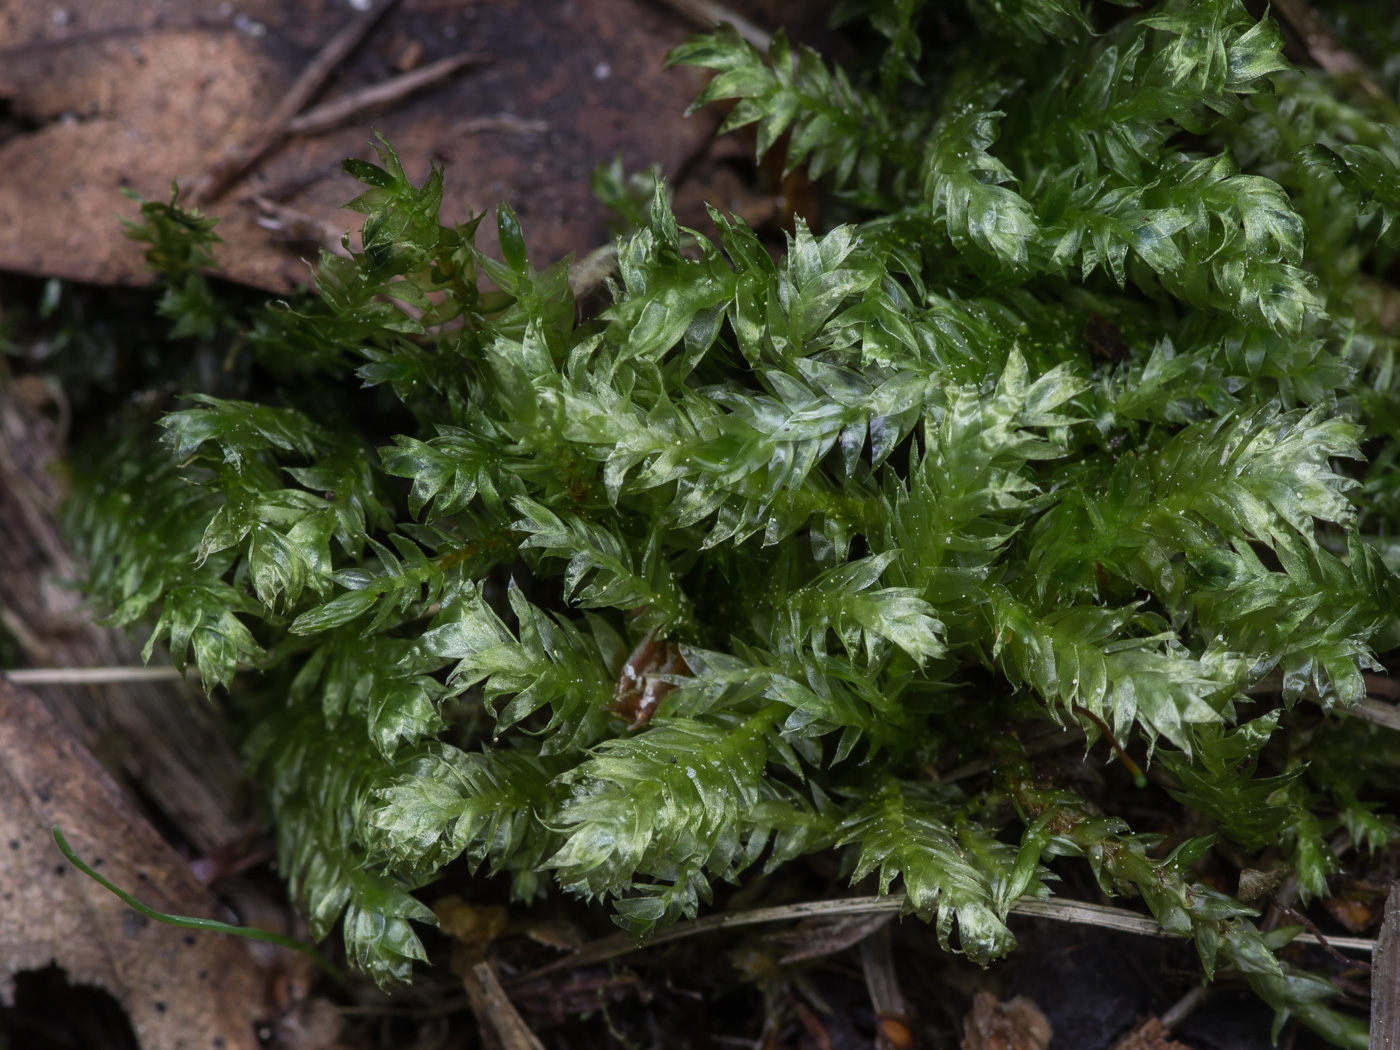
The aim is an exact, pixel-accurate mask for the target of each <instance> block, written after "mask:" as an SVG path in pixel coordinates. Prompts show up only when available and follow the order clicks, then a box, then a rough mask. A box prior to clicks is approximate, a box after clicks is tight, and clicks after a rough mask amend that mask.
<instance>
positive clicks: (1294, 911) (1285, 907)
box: [1279, 904, 1370, 969]
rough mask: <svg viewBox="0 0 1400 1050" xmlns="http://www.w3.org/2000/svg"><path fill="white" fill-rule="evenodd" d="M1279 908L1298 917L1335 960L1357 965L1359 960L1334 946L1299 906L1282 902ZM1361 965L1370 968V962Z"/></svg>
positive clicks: (1292, 916)
mask: <svg viewBox="0 0 1400 1050" xmlns="http://www.w3.org/2000/svg"><path fill="white" fill-rule="evenodd" d="M1279 910H1280V911H1281V912H1283V914H1285V915H1287V916H1289V917H1290V918H1292V919H1296V920H1297V922H1298V924H1299V925H1300V926H1303V927H1305V928H1306V929H1307V931H1308V932H1309V933H1311V934H1312V935H1313V939H1314V940H1315V941H1316V942H1317V943H1318V944H1319V945H1320V946H1321V947H1322V950H1323V951H1325V952H1326V953H1327V954H1328V955H1330V956H1332V958H1333V959H1334V960H1335V961H1337V962H1339V963H1341V964H1342V965H1343V966H1353V965H1357V960H1355V959H1348V958H1347V957H1346V956H1345V955H1343V954H1342V953H1341V952H1339V951H1337V949H1336V948H1333V947H1332V943H1331V938H1329V937H1324V936H1323V935H1322V931H1321V930H1319V929H1318V928H1317V923H1315V922H1313V921H1312V920H1311V919H1309V918H1308V917H1307V916H1306V915H1304V914H1303V913H1302V912H1300V911H1299V910H1298V909H1297V908H1294V907H1293V906H1292V905H1288V904H1282V905H1279ZM1361 965H1364V966H1366V968H1367V969H1370V964H1369V963H1363V964H1361Z"/></svg>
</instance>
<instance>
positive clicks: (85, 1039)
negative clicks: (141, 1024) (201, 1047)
mask: <svg viewBox="0 0 1400 1050" xmlns="http://www.w3.org/2000/svg"><path fill="white" fill-rule="evenodd" d="M0 1043H3V1045H4V1046H5V1047H6V1050H140V1044H139V1043H138V1042H137V1041H136V1033H135V1032H133V1031H132V1030H131V1022H130V1021H128V1020H127V1017H126V1012H125V1011H124V1010H123V1009H122V1008H121V1006H120V1005H119V1004H118V1003H117V1001H116V999H114V998H112V996H111V995H109V994H108V993H107V992H105V991H103V990H102V989H101V988H94V987H92V986H91V985H85V984H76V985H74V984H69V983H68V975H67V974H66V973H65V972H64V971H63V970H60V969H59V968H58V967H57V966H46V967H45V968H44V969H42V970H26V971H25V972H23V973H19V974H16V975H15V1004H14V1006H12V1007H0Z"/></svg>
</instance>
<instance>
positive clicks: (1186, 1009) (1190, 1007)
mask: <svg viewBox="0 0 1400 1050" xmlns="http://www.w3.org/2000/svg"><path fill="white" fill-rule="evenodd" d="M1209 994H1210V989H1209V988H1207V987H1206V986H1205V985H1203V984H1198V985H1196V986H1195V987H1194V988H1192V989H1191V990H1190V991H1189V992H1187V993H1186V994H1185V995H1183V996H1182V997H1181V998H1180V999H1178V1000H1177V1001H1176V1003H1175V1004H1174V1005H1173V1006H1172V1007H1171V1009H1169V1010H1167V1011H1166V1012H1165V1013H1164V1014H1162V1016H1161V1017H1160V1018H1158V1020H1159V1021H1160V1022H1161V1024H1162V1028H1163V1029H1164V1030H1165V1031H1168V1032H1170V1031H1171V1030H1172V1029H1173V1028H1175V1027H1176V1026H1177V1025H1179V1024H1181V1022H1182V1021H1184V1020H1186V1019H1187V1018H1188V1017H1190V1016H1191V1015H1192V1014H1193V1013H1195V1012H1196V1007H1198V1006H1200V1005H1201V1004H1202V1003H1203V1002H1205V1001H1206V996H1207V995H1209Z"/></svg>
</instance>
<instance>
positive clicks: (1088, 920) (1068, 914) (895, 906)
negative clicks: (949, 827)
mask: <svg viewBox="0 0 1400 1050" xmlns="http://www.w3.org/2000/svg"><path fill="white" fill-rule="evenodd" d="M904 904H905V900H904V897H902V896H899V895H890V896H887V897H843V898H840V899H839V900H832V901H806V902H804V903H802V904H788V905H784V906H781V907H777V908H754V909H752V910H751V911H734V912H724V913H721V914H719V915H708V916H706V917H705V918H703V919H697V920H696V921H694V922H688V923H684V924H678V925H676V926H672V927H670V928H669V929H666V930H662V931H661V932H660V933H656V934H653V935H652V936H651V937H650V938H649V939H648V940H647V941H646V942H645V943H642V944H638V943H637V942H636V941H634V940H632V939H631V938H630V937H628V936H627V935H626V934H621V933H619V934H613V935H612V936H610V937H600V938H598V940H596V941H594V942H593V943H592V944H588V945H585V946H584V947H583V948H582V949H580V950H579V951H577V952H575V953H574V954H573V955H570V956H566V957H565V958H563V959H557V960H555V961H554V962H552V963H549V964H548V965H545V966H541V967H539V968H538V969H535V970H530V971H528V972H527V973H523V974H520V975H519V976H517V977H513V978H512V979H511V981H510V983H511V984H513V985H515V984H521V983H523V982H525V981H530V980H534V979H535V978H536V977H543V976H544V975H545V974H550V973H554V972H555V971H556V970H568V969H575V968H577V967H580V966H590V965H592V964H593V963H599V962H606V961H607V960H608V959H615V958H617V957H618V956H620V955H628V954H630V953H632V952H635V951H640V950H641V949H643V948H654V947H656V946H657V945H660V944H666V943H668V942H670V941H677V940H681V939H682V938H685V937H693V936H695V935H696V934H697V933H707V932H709V931H711V930H727V929H732V928H735V927H739V926H755V925H760V924H763V923H769V922H789V921H791V920H793V919H806V918H812V917H819V918H830V917H831V916H834V915H868V914H871V913H874V912H886V911H894V912H897V911H901V910H903V908H904ZM1011 913H1012V914H1013V915H1024V916H1026V917H1027V918H1032V919H1050V920H1051V921H1053V922H1071V923H1076V924H1079V925H1083V926H1098V927H1100V928H1102V929H1108V930H1119V931H1121V932H1123V933H1136V934H1140V935H1141V936H1144V937H1157V938H1161V939H1164V940H1167V939H1172V938H1175V937H1176V936H1177V935H1176V934H1174V933H1168V932H1167V931H1166V930H1164V929H1162V927H1161V926H1159V925H1158V924H1157V921H1156V920H1155V919H1153V918H1151V917H1150V916H1147V915H1139V914H1138V913H1137V912H1134V911H1128V910H1127V909H1126V908H1111V907H1106V906H1104V905H1102V904H1086V903H1084V902H1082V901H1071V900H1064V899H1062V898H1059V897H1051V898H1050V899H1049V900H1033V899H1023V900H1019V901H1017V902H1016V903H1015V904H1013V905H1012V906H1011ZM1294 941H1296V942H1297V943H1299V944H1318V943H1319V941H1318V939H1317V938H1316V937H1314V936H1313V935H1312V934H1309V933H1300V934H1299V935H1298V936H1297V937H1295V938H1294ZM1327 943H1328V944H1329V945H1331V946H1332V947H1333V948H1345V949H1347V950H1350V951H1357V952H1370V951H1373V950H1374V949H1375V946H1376V942H1375V941H1372V940H1368V939H1367V938H1364V937H1329V938H1327Z"/></svg>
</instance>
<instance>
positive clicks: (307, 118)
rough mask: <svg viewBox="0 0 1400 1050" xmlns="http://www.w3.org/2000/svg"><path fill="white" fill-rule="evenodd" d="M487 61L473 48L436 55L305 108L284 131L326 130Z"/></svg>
mask: <svg viewBox="0 0 1400 1050" xmlns="http://www.w3.org/2000/svg"><path fill="white" fill-rule="evenodd" d="M489 61H491V59H490V58H488V57H487V56H486V55H482V54H477V53H475V52H464V53H462V54H460V55H453V56H452V57H450V58H443V59H439V60H438V61H436V62H431V63H429V64H428V65H426V66H423V67H422V68H420V69H415V70H413V71H412V72H410V73H404V74H403V75H402V76H397V77H390V78H389V79H388V80H383V81H380V82H379V83H378V84H371V85H370V86H369V87H367V88H361V89H360V90H359V91H352V92H350V93H349V94H348V95H341V96H340V97H339V98H334V99H331V101H329V102H323V103H322V104H321V105H319V106H315V107H314V108H312V109H308V110H307V111H306V112H305V113H303V114H301V116H299V117H295V118H294V119H292V120H290V121H288V122H287V132H288V133H289V134H292V135H316V134H319V133H320V132H322V131H328V130H329V129H331V128H333V127H335V126H336V125H338V124H341V123H343V122H344V121H347V120H349V119H350V118H351V117H355V116H358V115H359V114H361V113H363V112H364V111H365V110H367V109H373V108H374V107H375V106H383V105H387V104H388V103H390V102H397V101H398V100H399V99H401V98H405V97H406V96H408V95H411V94H413V92H415V91H418V90H419V89H421V88H425V87H427V86H428V85H430V84H435V83H437V82H438V81H439V80H444V79H446V78H447V77H450V76H451V75H452V74H453V73H455V72H457V70H459V69H462V68H463V67H465V66H476V65H481V64H482V63H484V62H489Z"/></svg>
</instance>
